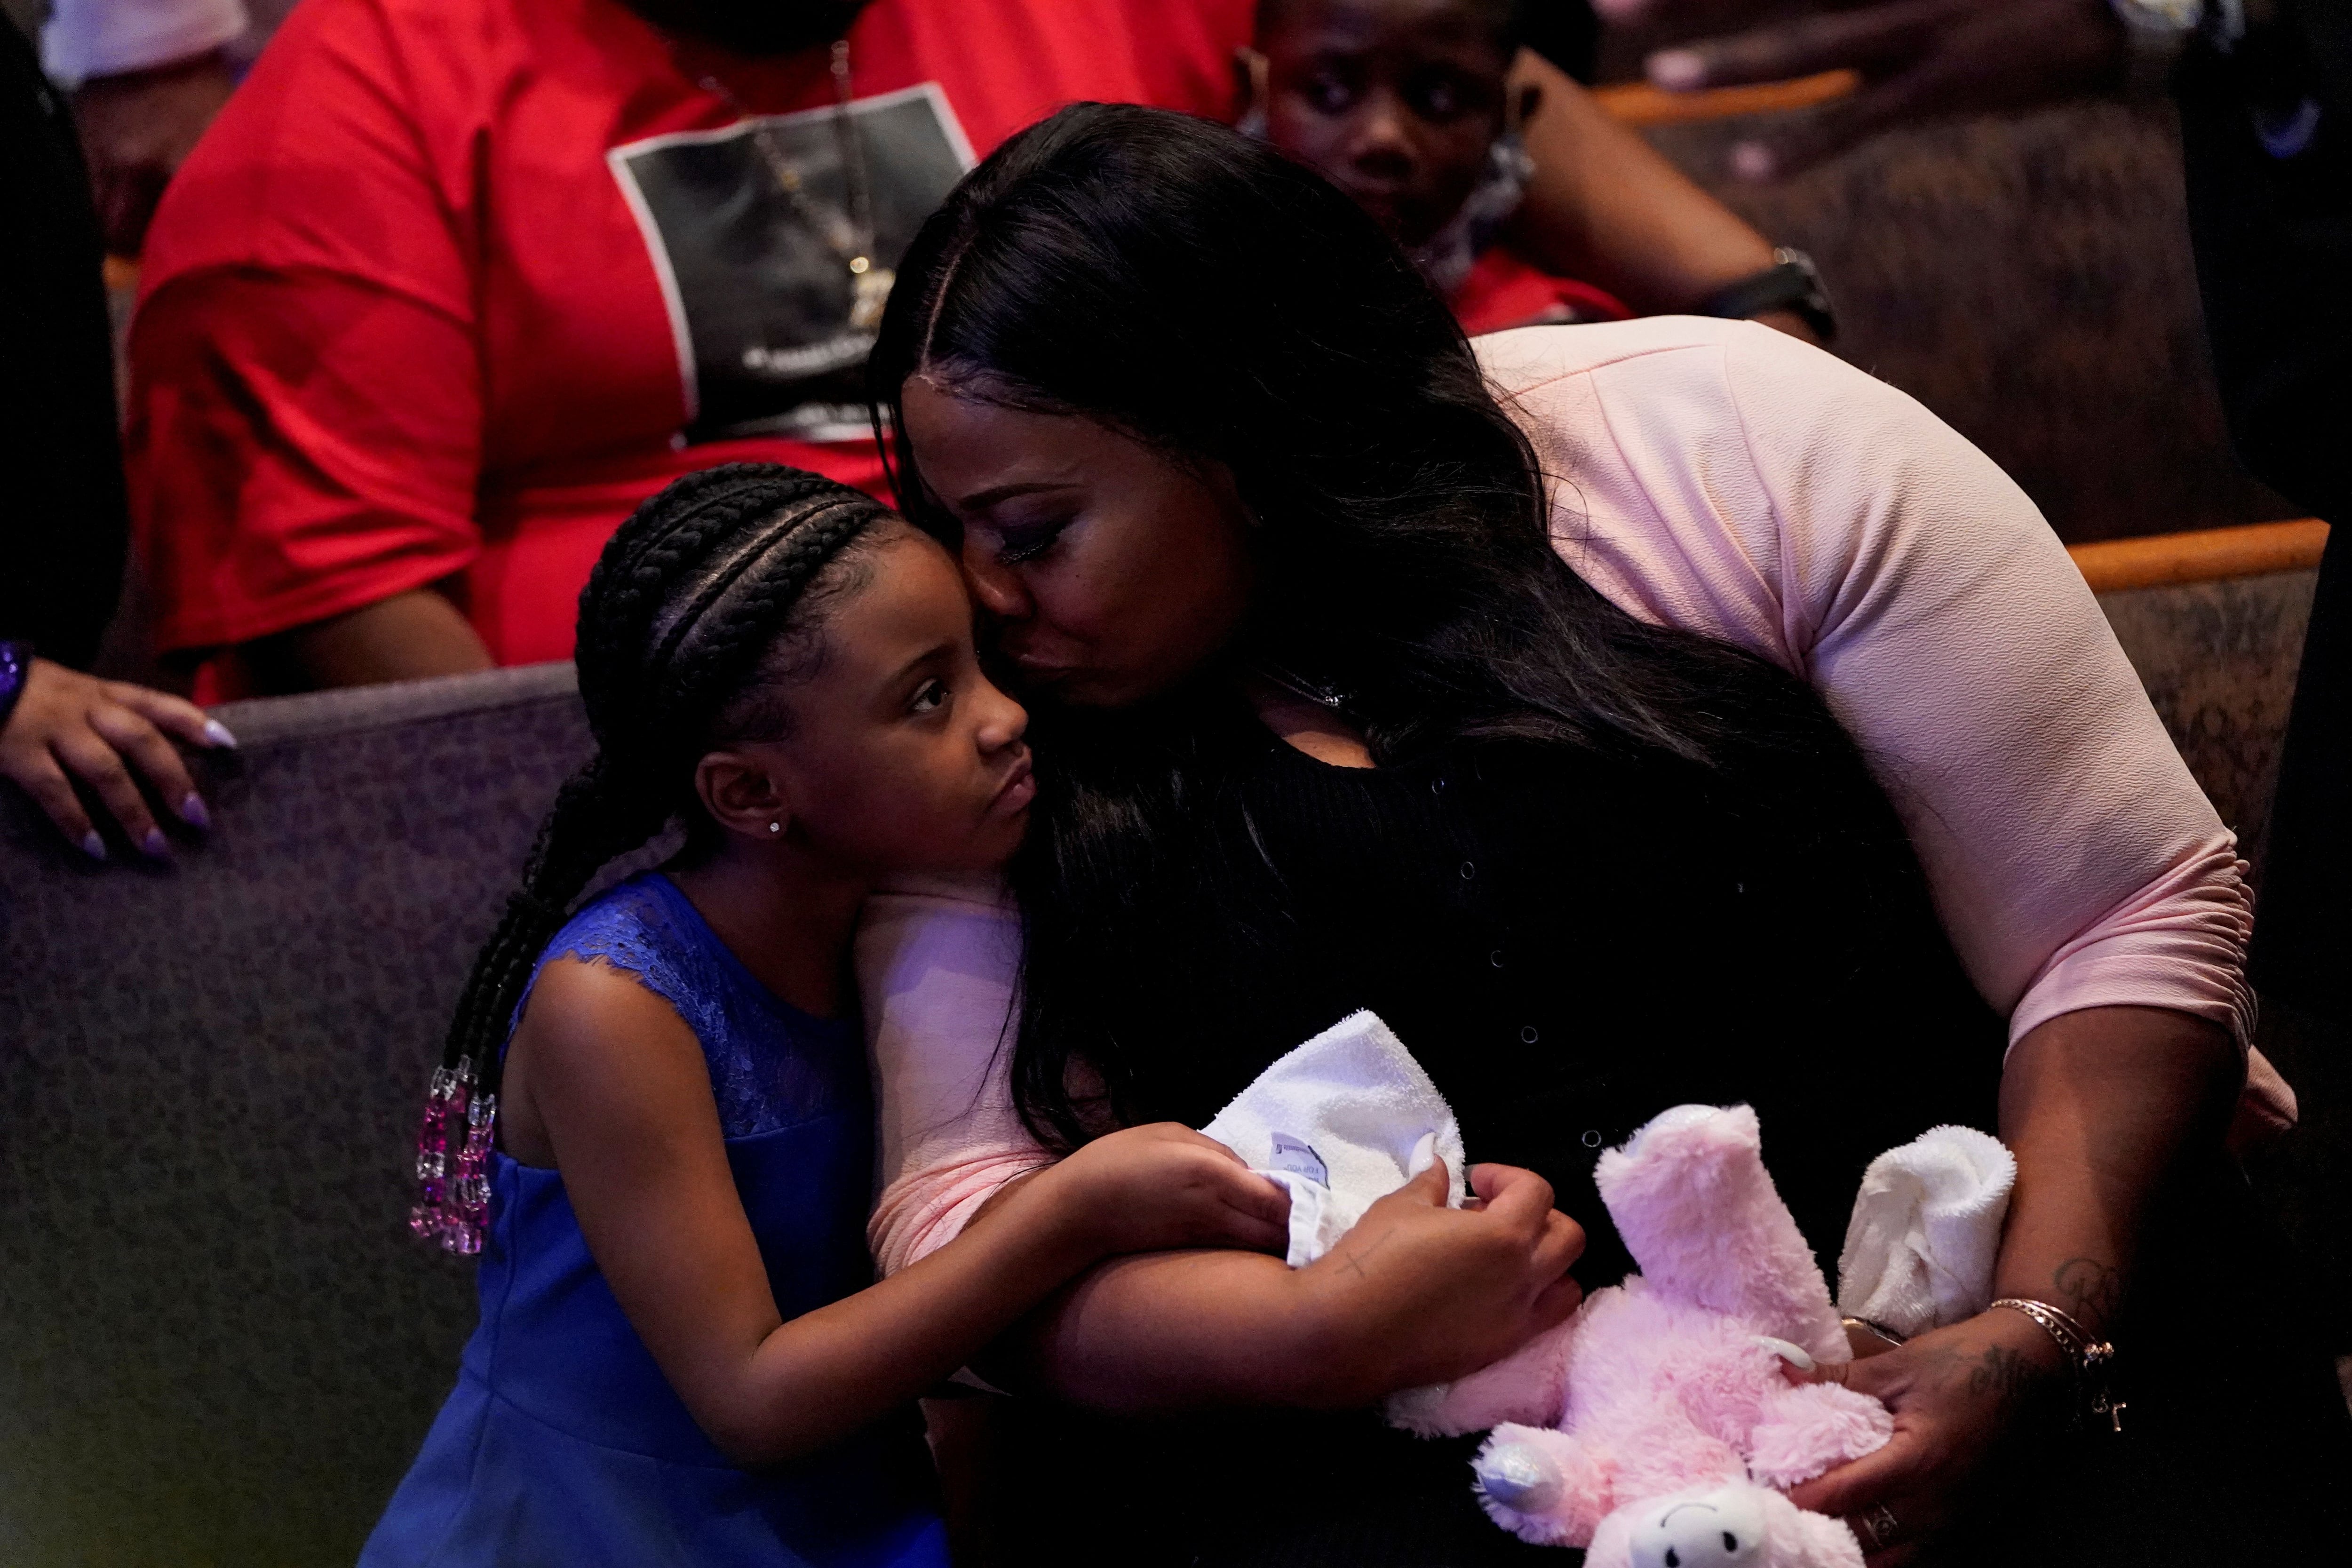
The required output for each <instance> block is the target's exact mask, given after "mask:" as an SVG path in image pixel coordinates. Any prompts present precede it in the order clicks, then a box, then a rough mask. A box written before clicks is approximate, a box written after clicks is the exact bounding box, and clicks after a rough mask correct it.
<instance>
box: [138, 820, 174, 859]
mask: <svg viewBox="0 0 2352 1568" xmlns="http://www.w3.org/2000/svg"><path fill="white" fill-rule="evenodd" d="M139 847H140V848H141V849H142V850H144V851H145V852H146V853H148V854H149V855H152V856H153V857H154V858H156V859H158V860H168V859H170V858H172V841H171V840H170V839H168V838H166V837H163V829H162V828H160V827H151V828H149V829H148V830H147V837H144V838H142V839H141V840H140V841H139Z"/></svg>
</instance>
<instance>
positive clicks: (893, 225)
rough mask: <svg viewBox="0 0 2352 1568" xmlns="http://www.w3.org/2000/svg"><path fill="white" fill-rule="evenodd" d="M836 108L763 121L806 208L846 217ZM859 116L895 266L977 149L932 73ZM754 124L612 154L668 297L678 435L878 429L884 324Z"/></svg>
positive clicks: (806, 437)
mask: <svg viewBox="0 0 2352 1568" xmlns="http://www.w3.org/2000/svg"><path fill="white" fill-rule="evenodd" d="M840 112H841V111H840V110H838V109H836V108H834V107H832V106H830V105H828V106H827V107H825V108H823V109H810V110H800V111H798V112H796V113H793V114H773V115H764V116H761V120H760V121H759V123H760V124H761V125H762V126H764V127H765V129H766V131H767V133H768V138H769V141H770V142H771V143H772V145H773V146H774V148H775V149H776V151H777V152H778V153H782V156H783V157H784V159H785V160H787V161H788V162H789V163H791V164H792V165H793V168H794V169H796V170H797V171H798V172H799V174H800V177H801V183H802V191H803V195H804V197H805V199H806V201H807V203H808V205H810V206H812V207H814V209H815V210H816V212H817V213H818V214H820V215H824V216H827V217H831V216H834V215H839V216H841V217H842V218H843V219H845V220H846V219H847V217H848V216H849V211H850V208H849V200H850V191H849V181H848V179H847V177H846V174H847V172H846V171H845V170H844V169H843V167H842V156H841V153H842V138H841V134H840V130H839V127H838V125H837V123H836V116H837V115H838V114H839V113H840ZM849 112H850V123H851V126H852V127H853V128H854V130H855V132H856V138H857V141H856V145H857V146H858V148H859V149H860V150H862V152H863V153H864V154H865V160H864V162H865V176H866V185H867V188H868V190H869V192H870V200H871V202H872V204H873V214H874V245H873V260H874V263H875V265H877V266H878V267H887V268H897V266H898V258H900V257H902V256H904V255H905V254H906V250H907V247H908V245H909V244H911V243H912V242H913V240H914V237H915V231H916V230H917V229H918V228H919V227H921V226H922V222H923V220H924V219H925V218H927V217H929V216H930V215H931V214H932V212H933V211H934V210H936V209H937V208H938V206H939V205H940V203H941V202H943V201H945V200H946V199H947V195H948V192H949V191H950V190H951V189H953V188H954V185H955V183H956V182H957V181H958V180H960V179H961V178H962V177H963V174H964V172H965V171H966V170H968V169H970V168H971V166H972V163H973V162H974V160H973V158H972V153H971V142H969V141H967V140H966V139H965V137H964V133H963V128H962V126H961V125H960V124H958V123H957V121H956V118H955V111H954V110H953V109H951V108H950V107H949V104H948V101H947V96H946V94H944V93H943V92H941V91H940V88H939V86H938V84H937V83H935V82H925V83H922V84H921V85H919V86H917V87H910V88H906V89H901V90H899V91H897V92H890V93H883V94H880V95H878V96H876V97H873V98H863V99H858V100H855V101H854V102H852V103H851V105H850V107H849ZM752 124H753V122H752V121H740V122H738V123H736V124H734V125H730V126H728V127H726V128H725V129H723V130H719V131H685V132H673V133H671V134H669V135H666V136H651V137H647V138H646V139H645V140H643V141H639V142H628V143H626V144H625V145H622V146H619V147H615V148H614V149H612V151H610V152H609V153H606V154H605V159H606V161H607V162H608V163H610V164H611V165H612V169H613V174H614V178H615V179H616V180H618V181H619V182H620V185H621V194H622V195H623V196H624V197H625V199H626V200H627V202H628V204H629V209H630V211H631V212H633V213H635V215H636V219H637V226H638V227H639V228H640V229H641V230H642V231H643V232H644V234H645V237H646V249H647V250H648V251H649V252H650V253H651V254H652V257H653V262H654V271H655V273H656V275H657V276H658V277H659V278H660V279H661V287H662V298H663V300H664V302H665V303H667V306H668V307H669V320H670V331H671V333H672V335H673V336H674V337H675V338H676V340H677V364H678V376H679V379H680V381H681V382H682V384H684V387H685V391H686V405H687V424H686V428H685V430H684V432H683V438H684V439H685V440H686V441H688V442H689V443H691V442H700V441H715V440H720V439H724V438H728V437H745V436H777V437H787V438H790V439H793V440H801V441H862V440H866V439H868V438H869V437H871V434H872V426H870V425H869V423H868V422H867V416H866V354H867V353H868V352H869V351H870V350H871V349H872V348H873V346H874V334H873V333H872V332H871V331H859V330H857V329H856V328H854V327H853V326H852V325H851V321H850V310H851V307H852V305H853V303H854V301H855V291H854V285H853V282H852V279H851V278H850V275H849V269H848V268H847V266H846V265H845V260H844V258H843V257H842V255H841V252H840V251H839V249H838V248H836V247H835V244H834V243H833V242H831V241H830V240H828V238H827V236H826V234H825V232H824V230H821V229H819V228H818V227H817V226H815V225H814V224H813V223H811V221H810V220H809V217H808V216H807V215H806V214H805V213H803V210H802V209H801V207H800V206H799V205H796V204H795V203H794V202H793V199H792V198H791V196H789V195H786V193H785V192H784V190H783V187H782V185H781V184H779V183H778V181H777V177H776V172H775V170H774V169H772V167H771V166H770V165H769V163H768V160H767V159H766V158H765V157H764V156H762V154H761V148H760V146H759V143H758V142H757V141H756V140H755V139H754V136H753V132H752Z"/></svg>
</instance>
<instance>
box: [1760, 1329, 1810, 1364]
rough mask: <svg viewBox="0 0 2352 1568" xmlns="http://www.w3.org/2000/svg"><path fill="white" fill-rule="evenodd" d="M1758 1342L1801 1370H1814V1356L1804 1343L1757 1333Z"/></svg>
mask: <svg viewBox="0 0 2352 1568" xmlns="http://www.w3.org/2000/svg"><path fill="white" fill-rule="evenodd" d="M1756 1342H1757V1343H1758V1344H1759V1345H1762V1346H1763V1347H1764V1348H1765V1349H1766V1350H1768V1351H1770V1352H1772V1353H1773V1354H1774V1355H1776V1356H1779V1357H1780V1359H1781V1360H1782V1361H1785V1362H1787V1363H1789V1364H1790V1366H1793V1367H1795V1368H1796V1369H1797V1370H1798V1371H1799V1372H1811V1371H1812V1370H1813V1358H1812V1356H1811V1354H1809V1353H1808V1352H1806V1350H1805V1347H1804V1346H1802V1345H1800V1344H1793V1343H1791V1342H1789V1341H1787V1340H1781V1339H1775V1338H1773V1337H1772V1336H1771V1335H1770V1334H1759V1335H1757V1336H1756Z"/></svg>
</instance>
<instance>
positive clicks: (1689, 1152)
mask: <svg viewBox="0 0 2352 1568" xmlns="http://www.w3.org/2000/svg"><path fill="white" fill-rule="evenodd" d="M1592 1178H1593V1182H1594V1184H1596V1185H1598V1186H1599V1188H1600V1189H1601V1202H1602V1203H1604V1204H1606V1205H1609V1215H1610V1217H1611V1218H1612V1219H1613V1220H1615V1221H1616V1222H1617V1231H1618V1234H1619V1235H1620V1236H1622V1237H1624V1238H1625V1245H1626V1247H1627V1248H1628V1249H1629V1250H1631V1251H1632V1253H1633V1261H1634V1262H1636V1263H1638V1264H1640V1265H1641V1266H1642V1277H1643V1279H1647V1280H1648V1281H1649V1282H1650V1284H1651V1286H1652V1287H1653V1288H1654V1289H1658V1290H1661V1291H1664V1293H1666V1294H1667V1295H1668V1296H1670V1297H1672V1298H1674V1299H1675V1300H1685V1301H1690V1302H1694V1303H1696V1304H1697V1305H1699V1306H1703V1307H1706V1308H1709V1309H1712V1310H1716V1311H1718V1312H1725V1313H1728V1314H1730V1315H1732V1316H1734V1317H1737V1318H1738V1319H1739V1320H1740V1321H1742V1322H1745V1323H1748V1324H1749V1325H1751V1326H1752V1327H1754V1328H1757V1329H1759V1330H1761V1331H1764V1332H1767V1333H1772V1334H1777V1335H1779V1336H1780V1337H1781V1338H1782V1339H1786V1340H1790V1341H1793V1342H1796V1343H1798V1344H1800V1345H1802V1346H1803V1347H1804V1348H1805V1349H1806V1350H1807V1351H1808V1352H1811V1354H1812V1355H1813V1356H1814V1357H1815V1358H1816V1359H1817V1360H1821V1361H1826V1362H1843V1361H1846V1360H1848V1359H1850V1358H1851V1356H1852V1354H1853V1352H1852V1351H1851V1350H1849V1349H1848V1348H1847V1345H1846V1341H1845V1330H1844V1329H1843V1327H1842V1326H1841V1325H1840V1324H1839V1321H1838V1315H1837V1309H1836V1308H1835V1307H1834V1306H1833V1305H1832V1304H1831V1301H1830V1289H1829V1284H1828V1282H1827V1281H1826V1280H1824V1279H1822V1269H1821V1265H1820V1264H1819V1263H1817V1262H1815V1261H1814V1259H1813V1252H1812V1248H1811V1247H1808V1246H1806V1245H1805V1238H1804V1236H1803V1235H1802V1234H1801V1232H1800V1231H1799V1230H1798V1229H1797V1222H1796V1220H1795V1219H1793V1218H1792V1217H1790V1214H1789V1205H1786V1204H1784V1203H1782V1202H1781V1201H1780V1191H1779V1189H1777V1188H1776V1187H1774V1186H1773V1185H1772V1178H1771V1176H1770V1175H1769V1173H1767V1172H1766V1171H1765V1169H1764V1153H1763V1133H1762V1131H1761V1129H1760V1128H1759V1126H1758V1124H1757V1121H1756V1112H1755V1111H1754V1110H1751V1109H1749V1108H1748V1107H1747V1106H1745V1105H1735V1106H1732V1107H1729V1108H1728V1109H1718V1108H1717V1107H1714V1106H1706V1105H1680V1106H1676V1107H1675V1109H1673V1110H1668V1111H1665V1112H1663V1113H1662V1114H1660V1115H1658V1116H1656V1117H1654V1118H1653V1119H1652V1120H1651V1121H1650V1122H1649V1123H1648V1124H1647V1125H1646V1126H1644V1127H1643V1128H1642V1130H1641V1131H1638V1132H1636V1133H1634V1134H1633V1137H1632V1138H1630V1139H1628V1140H1627V1141H1626V1142H1625V1144H1624V1146H1623V1147H1622V1148H1619V1149H1612V1150H1610V1151H1608V1152H1605V1153H1603V1154H1602V1155H1601V1161H1600V1163H1599V1164H1598V1165H1597V1166H1596V1167H1595V1168H1594V1170H1593V1173H1592Z"/></svg>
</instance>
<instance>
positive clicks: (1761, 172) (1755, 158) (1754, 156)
mask: <svg viewBox="0 0 2352 1568" xmlns="http://www.w3.org/2000/svg"><path fill="white" fill-rule="evenodd" d="M1779 162H1780V161H1779V160H1778V159H1776V158H1774V157H1773V156H1772V150H1771V149H1770V148H1769V147H1767V146H1765V145H1764V143H1762V142H1739V143H1738V144H1736V145H1735V146H1734V147H1733V148H1732V149H1731V172H1732V173H1733V174H1737V175H1738V176H1739V177H1740V178H1741V179H1743V180H1769V179H1770V178H1771V177H1772V175H1773V173H1774V171H1775V169H1776V168H1777V167H1778V164H1779Z"/></svg>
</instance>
